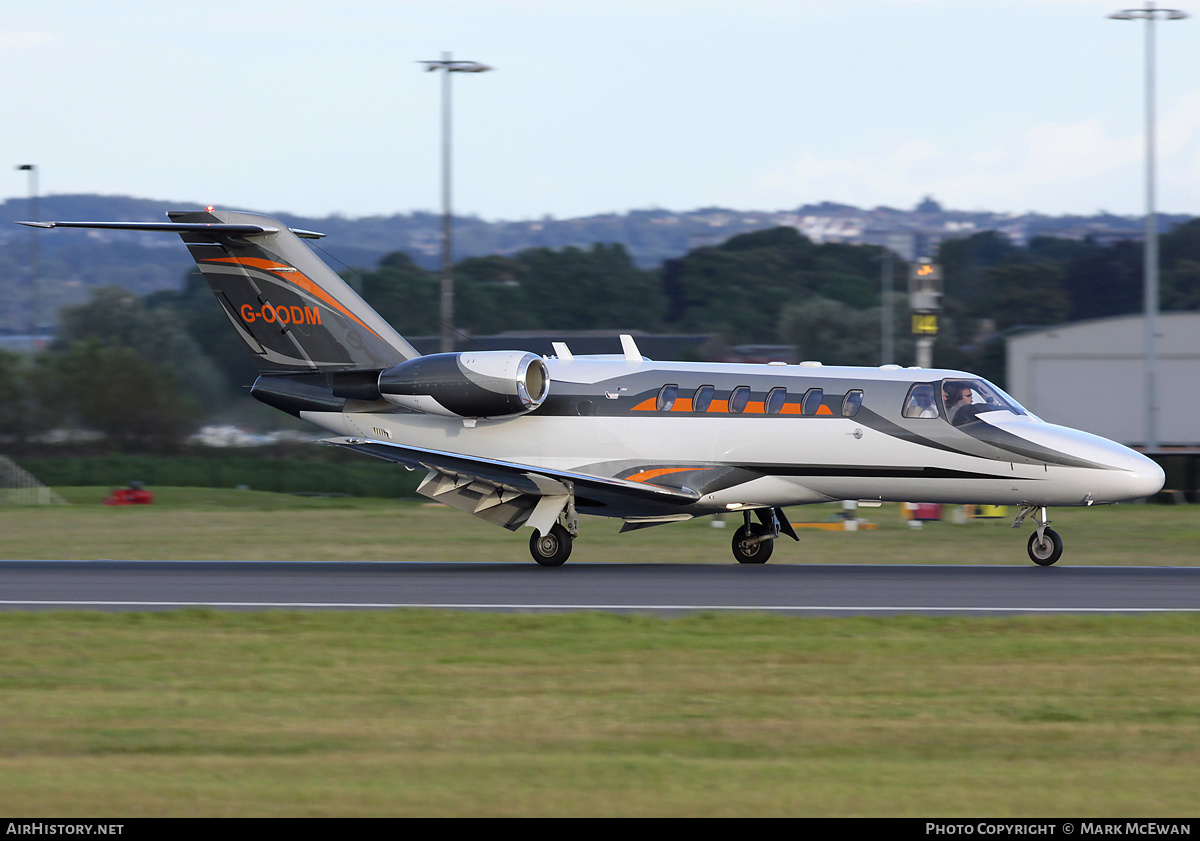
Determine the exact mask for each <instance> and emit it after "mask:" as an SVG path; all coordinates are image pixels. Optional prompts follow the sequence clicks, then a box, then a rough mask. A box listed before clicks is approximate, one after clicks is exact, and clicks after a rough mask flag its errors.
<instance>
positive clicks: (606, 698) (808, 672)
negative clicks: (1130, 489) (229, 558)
mask: <svg viewBox="0 0 1200 841" xmlns="http://www.w3.org/2000/svg"><path fill="white" fill-rule="evenodd" d="M1198 635H1200V618H1197V617H1193V616H1143V617H1108V618H1103V619H1101V618H1092V617H1053V618H1034V617H1030V618H1012V619H1000V620H993V619H976V620H968V619H921V618H911V617H910V618H899V619H797V618H785V617H767V616H753V615H750V616H728V615H720V616H716V615H696V616H690V617H686V618H679V619H670V620H667V619H657V618H650V617H635V616H614V615H605V614H596V613H577V614H568V615H517V616H511V615H507V616H506V615H498V614H478V613H474V614H473V613H450V612H436V611H424V610H409V611H395V612H378V613H337V612H329V613H290V612H268V613H219V612H216V611H183V612H168V613H158V614H68V613H34V614H0V662H3V663H4V668H3V671H2V673H0V698H3V705H2V707H0V811H3V812H7V813H9V814H21V815H54V816H55V817H69V816H80V815H89V816H107V815H111V816H125V817H132V816H139V815H171V816H188V815H267V816H270V815H297V816H308V815H314V816H315V815H327V816H328V815H460V816H462V815H494V816H496V815H498V816H518V815H691V816H750V815H754V816H760V815H763V816H765V815H806V816H817V815H894V816H920V817H929V816H994V817H1004V816H1056V815H1057V816H1073V817H1092V816H1095V817H1102V816H1121V817H1132V816H1151V817H1162V816H1167V815H1190V814H1194V813H1195V810H1196V806H1197V803H1198V800H1197V794H1196V786H1195V779H1196V776H1195V775H1196V768H1197V765H1198V764H1200V659H1198V658H1197V655H1196V651H1197V640H1198Z"/></svg>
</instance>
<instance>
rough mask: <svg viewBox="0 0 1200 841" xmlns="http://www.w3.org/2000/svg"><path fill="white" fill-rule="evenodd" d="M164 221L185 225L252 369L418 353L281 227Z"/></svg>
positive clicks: (239, 216)
mask: <svg viewBox="0 0 1200 841" xmlns="http://www.w3.org/2000/svg"><path fill="white" fill-rule="evenodd" d="M167 215H168V217H169V218H170V219H171V221H172V222H173V223H176V224H180V225H181V226H187V230H186V231H181V232H180V236H181V237H182V238H183V241H184V242H185V243H187V247H188V250H189V251H190V252H191V254H192V259H194V260H195V261H196V265H198V266H199V267H200V271H201V273H203V275H204V279H205V280H206V281H208V285H209V286H210V287H211V288H212V291H213V294H214V295H215V296H216V298H217V301H218V302H220V304H221V306H222V308H223V309H224V310H225V315H227V316H228V317H229V320H230V322H232V324H233V326H234V328H235V329H236V330H237V331H238V335H240V336H241V337H242V340H243V341H244V342H245V343H246V347H247V348H249V350H250V351H251V353H253V354H254V355H255V356H256V357H257V358H258V368H259V370H261V371H338V370H363V369H375V370H380V369H385V368H390V367H392V366H393V365H397V364H399V363H401V362H404V361H405V360H407V359H414V358H416V357H418V356H420V355H421V354H419V353H418V352H417V351H416V350H415V349H414V348H413V347H412V345H410V344H409V343H408V342H406V341H405V340H404V338H403V337H402V336H401V335H400V334H399V333H397V332H396V331H395V330H393V329H392V327H391V325H389V324H388V323H387V322H386V321H384V320H383V318H382V317H381V316H380V315H379V314H378V313H376V312H375V310H373V309H371V307H370V306H369V305H368V304H367V302H366V301H364V300H363V299H362V298H360V297H359V296H358V294H357V293H356V292H355V291H354V290H353V289H351V288H350V287H349V286H348V285H347V284H346V282H345V281H343V280H342V279H341V278H340V277H338V276H337V274H335V273H334V272H333V271H332V270H331V269H330V268H329V267H328V266H326V265H325V263H324V262H322V261H321V260H320V258H318V257H317V256H316V255H315V254H313V253H312V251H311V250H310V249H309V248H308V246H306V245H305V244H304V243H302V242H301V241H300V238H299V237H298V236H297V235H296V234H295V233H293V232H292V231H291V230H289V229H288V228H287V226H286V225H283V224H281V223H279V222H278V221H276V220H274V219H271V218H270V217H267V216H259V215H257V214H253V213H235V212H228V211H198V212H173V213H168V214H167ZM213 223H216V224H213ZM201 225H213V227H212V228H208V229H203V228H200V226H201ZM225 225H250V226H253V225H257V226H260V227H262V228H264V229H266V230H265V232H264V233H262V234H251V235H245V234H238V233H228V232H227V231H225V230H222V226H225Z"/></svg>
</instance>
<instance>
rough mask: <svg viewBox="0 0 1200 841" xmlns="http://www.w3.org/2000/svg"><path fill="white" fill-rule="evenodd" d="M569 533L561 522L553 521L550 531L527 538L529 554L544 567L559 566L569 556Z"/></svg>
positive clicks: (570, 539) (535, 533)
mask: <svg viewBox="0 0 1200 841" xmlns="http://www.w3.org/2000/svg"><path fill="white" fill-rule="evenodd" d="M571 541H572V538H571V534H570V532H568V531H567V530H566V529H565V528H563V527H562V524H560V523H555V524H554V525H553V526H551V527H550V531H548V532H546V533H545V534H538V533H537V531H536V530H535V531H534V533H533V535H532V536H531V537H530V538H529V554H531V555H533V559H534V560H535V561H537V562H538V563H539V564H540V565H542V566H544V567H560V566H562V565H563V564H565V563H566V562H567V558H569V557H571Z"/></svg>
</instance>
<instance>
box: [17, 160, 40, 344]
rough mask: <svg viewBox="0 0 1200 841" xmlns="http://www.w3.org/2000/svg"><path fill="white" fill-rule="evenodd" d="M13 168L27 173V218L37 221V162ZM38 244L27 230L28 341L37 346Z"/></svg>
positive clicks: (32, 233)
mask: <svg viewBox="0 0 1200 841" xmlns="http://www.w3.org/2000/svg"><path fill="white" fill-rule="evenodd" d="M15 169H16V170H17V171H24V172H28V173H29V218H30V219H31V220H33V221H34V222H36V221H38V176H37V173H38V171H37V164H18V165H17V166H16V167H15ZM38 256H39V246H38V238H37V232H36V231H33V230H31V231H30V232H29V341H30V342H31V343H32V344H33V347H34V348H37V347H38V339H37V335H38V313H39V311H40V310H41V295H40V290H39V289H38V262H39V260H38Z"/></svg>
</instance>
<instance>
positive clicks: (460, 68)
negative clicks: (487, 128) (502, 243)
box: [418, 53, 492, 353]
mask: <svg viewBox="0 0 1200 841" xmlns="http://www.w3.org/2000/svg"><path fill="white" fill-rule="evenodd" d="M418 63H419V64H424V65H425V70H426V71H427V72H433V71H436V70H440V71H442V284H441V287H442V288H441V301H440V305H439V307H438V320H439V321H440V322H441V324H442V341H441V351H442V353H450V352H452V351H453V350H454V346H455V339H454V221H453V215H452V213H451V210H450V199H451V195H450V153H451V144H450V129H451V126H450V111H451V109H450V74H451V73H486V72H487V71H489V70H491V69H492V68H491V67H488V66H487V65H486V64H480V63H479V62H477V61H455V60H454V59H452V58H451V57H450V53H442V57H441V58H440V59H437V60H433V61H421V62H418Z"/></svg>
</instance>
